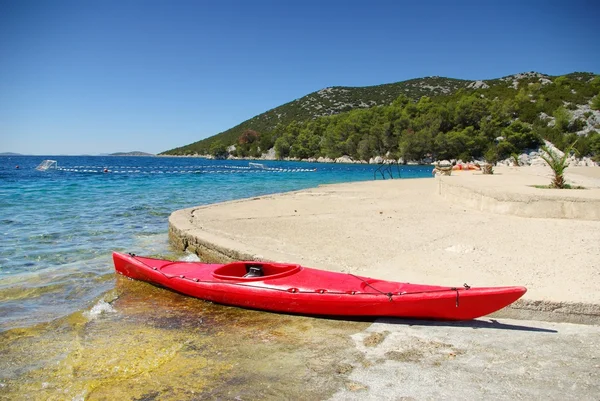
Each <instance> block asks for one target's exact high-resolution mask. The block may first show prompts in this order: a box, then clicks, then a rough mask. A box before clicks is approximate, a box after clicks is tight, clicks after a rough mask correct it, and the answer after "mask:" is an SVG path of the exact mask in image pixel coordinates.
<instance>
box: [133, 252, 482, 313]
mask: <svg viewBox="0 0 600 401" xmlns="http://www.w3.org/2000/svg"><path fill="white" fill-rule="evenodd" d="M128 255H129V256H131V257H132V258H134V259H135V260H137V261H138V262H139V263H141V264H143V265H144V266H146V267H148V268H150V269H152V270H154V271H156V272H157V273H160V274H161V275H163V276H164V277H165V278H167V279H169V280H170V279H174V278H178V279H182V280H190V281H193V282H194V283H203V284H219V285H221V284H224V285H230V286H243V287H248V288H257V289H261V290H262V289H264V290H270V291H279V292H290V293H293V294H314V293H318V294H329V295H376V296H380V295H384V296H386V297H388V299H389V301H390V302H393V297H394V296H402V295H419V294H431V293H436V292H449V291H455V292H456V306H457V307H458V306H459V288H458V287H450V288H445V289H441V290H427V291H412V292H408V291H402V292H398V293H396V294H394V293H392V292H384V291H381V290H379V289H378V288H377V287H374V286H373V285H372V284H371V283H369V282H368V281H366V280H365V279H364V278H362V277H360V276H356V275H354V274H352V273H346V274H347V275H348V276H351V277H354V278H355V279H357V280H359V281H361V282H362V283H364V284H365V286H367V287H370V288H372V289H373V290H375V292H358V291H356V290H348V291H329V290H326V289H324V288H318V289H315V290H300V289H298V288H288V289H283V288H276V287H265V286H257V285H252V284H250V283H241V282H235V283H228V282H223V281H215V280H200V279H198V278H194V277H193V278H190V277H187V276H185V275H184V274H179V275H177V274H172V275H169V274H165V273H164V272H162V271H161V270H160V269H159V268H158V267H156V266H150V265H148V264H146V263H144V261H143V260H140V259H139V258H137V257H136V255H135V254H134V253H128ZM174 263H179V262H174ZM180 263H190V262H180ZM463 287H464V289H465V290H469V289H471V287H470V286H469V285H467V284H466V283H465V284H463Z"/></svg>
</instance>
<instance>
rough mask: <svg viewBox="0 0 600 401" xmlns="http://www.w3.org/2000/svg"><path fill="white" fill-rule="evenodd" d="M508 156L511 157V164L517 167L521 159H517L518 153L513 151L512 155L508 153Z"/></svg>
mask: <svg viewBox="0 0 600 401" xmlns="http://www.w3.org/2000/svg"><path fill="white" fill-rule="evenodd" d="M510 158H511V159H512V163H513V166H515V167H519V166H520V165H521V161H520V160H519V155H518V154H516V153H513V154H512V155H510Z"/></svg>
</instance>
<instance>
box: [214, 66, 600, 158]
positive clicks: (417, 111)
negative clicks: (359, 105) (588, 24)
mask: <svg viewBox="0 0 600 401" xmlns="http://www.w3.org/2000/svg"><path fill="white" fill-rule="evenodd" d="M599 92H600V77H598V76H596V77H595V78H594V79H593V80H591V81H589V80H582V79H577V77H576V76H574V77H569V78H567V77H565V76H562V77H558V78H556V79H555V80H554V82H553V83H551V84H546V85H542V84H541V83H540V82H538V81H536V80H535V79H530V80H527V79H525V80H522V81H521V82H520V84H519V87H518V89H513V88H510V87H507V86H502V85H496V86H492V87H490V88H486V89H481V90H462V89H461V90H459V91H457V92H456V93H454V94H453V95H449V96H438V97H433V98H430V97H421V98H420V100H418V101H417V102H413V101H411V100H410V99H409V98H408V97H406V96H404V95H401V96H400V97H398V98H397V99H396V100H395V101H394V102H393V103H392V104H391V105H389V106H378V107H373V108H369V109H356V110H352V111H349V112H345V113H341V114H337V115H333V116H326V117H319V118H316V119H312V120H309V121H292V122H291V123H289V124H287V125H283V124H279V125H277V126H276V127H274V128H273V129H272V130H270V131H266V132H256V131H253V130H246V131H244V132H243V133H242V135H240V137H239V138H238V140H237V142H236V143H235V150H234V151H232V152H231V154H233V155H234V156H238V157H256V158H258V157H260V156H261V154H262V153H264V152H266V151H267V150H268V149H271V148H274V149H275V152H276V156H277V157H278V158H280V159H283V158H287V157H289V158H297V159H307V158H318V157H321V156H323V157H328V158H332V159H334V158H337V157H340V156H342V155H348V156H350V157H352V158H354V159H357V160H369V159H370V158H372V157H375V156H387V157H389V158H396V159H397V158H403V160H405V161H420V160H424V159H426V158H433V159H435V160H442V159H462V160H463V161H470V160H474V159H477V160H481V159H486V160H494V159H498V158H506V157H509V156H511V155H513V154H515V153H520V152H523V151H525V150H528V149H535V148H537V147H538V146H539V145H540V144H541V143H542V140H543V139H546V140H549V141H550V142H552V143H553V144H555V145H556V146H557V147H558V148H561V149H564V148H565V147H566V146H568V145H569V144H571V143H573V142H575V139H578V140H577V143H576V148H577V151H578V153H579V154H580V155H581V156H586V155H589V156H592V157H595V158H596V160H598V158H599V157H600V134H599V133H598V131H600V126H596V127H595V128H597V130H593V131H591V132H589V133H588V134H587V135H585V136H578V135H577V134H576V132H577V131H580V130H581V129H583V128H584V127H585V126H586V125H587V124H586V122H585V121H584V120H585V119H586V118H588V117H590V115H591V112H588V113H586V115H583V116H582V117H581V118H573V117H572V111H573V110H575V109H577V105H578V104H586V103H588V102H589V101H590V100H591V107H592V109H596V110H600V96H599V95H598V93H599ZM552 119H553V120H554V123H553V124H550V125H549V124H548V123H549V121H552ZM229 145H231V144H224V143H222V142H219V141H215V142H213V143H212V144H211V146H210V149H206V150H205V151H206V153H211V154H213V155H214V156H216V157H223V156H226V155H227V154H228V153H229V152H227V147H228V146H229Z"/></svg>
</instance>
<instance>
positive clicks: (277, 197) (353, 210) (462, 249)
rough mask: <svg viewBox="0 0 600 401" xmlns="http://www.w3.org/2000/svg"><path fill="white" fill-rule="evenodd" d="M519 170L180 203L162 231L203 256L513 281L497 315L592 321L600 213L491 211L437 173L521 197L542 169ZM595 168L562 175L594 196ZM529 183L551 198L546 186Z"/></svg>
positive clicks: (408, 277) (421, 277) (598, 314)
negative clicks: (444, 188)
mask: <svg viewBox="0 0 600 401" xmlns="http://www.w3.org/2000/svg"><path fill="white" fill-rule="evenodd" d="M521 169H527V170H525V171H510V169H509V168H501V169H499V170H498V174H496V175H494V176H479V177H475V174H472V173H467V172H465V173H462V174H455V175H453V176H450V177H446V178H441V179H440V178H437V179H435V180H434V179H411V180H385V181H366V182H355V183H346V184H330V185H323V186H319V187H317V188H312V189H307V190H300V191H294V192H287V193H280V194H274V195H266V196H262V197H255V198H250V199H242V200H236V201H230V202H225V203H219V204H214V205H207V206H199V207H195V208H189V209H183V210H179V211H175V212H173V213H172V214H171V216H170V218H169V238H170V241H171V243H172V244H173V245H174V246H175V247H176V248H177V249H180V250H188V251H190V252H194V253H197V254H198V255H199V256H200V257H201V258H202V259H203V260H207V261H214V262H226V261H230V260H240V259H253V260H276V261H285V262H291V263H299V264H302V265H305V266H309V267H316V268H321V269H325V270H335V271H343V272H348V273H353V274H361V275H365V276H370V277H375V278H385V279H389V280H395V281H404V282H406V281H408V282H415V283H417V282H418V283H426V284H438V285H457V283H458V284H461V283H463V282H465V281H466V282H468V283H469V284H470V285H474V286H488V285H489V286H495V285H525V286H526V287H528V290H529V291H528V293H527V294H526V295H525V296H524V297H523V299H522V300H520V301H519V302H517V303H515V304H513V306H512V307H511V308H506V309H505V310H503V311H501V312H498V313H499V315H502V314H504V315H507V316H510V317H518V316H519V315H521V316H523V317H527V318H531V317H532V314H533V315H535V314H536V313H537V315H536V316H537V317H538V318H540V319H541V320H557V321H569V322H577V323H581V322H588V323H589V322H592V321H594V322H600V291H598V288H600V275H599V274H598V262H597V261H598V260H599V257H598V256H600V255H599V249H598V246H597V244H598V243H600V221H597V220H581V219H568V218H547V217H535V218H532V217H521V216H515V215H512V214H510V213H508V214H499V213H492V212H490V211H482V210H477V209H476V208H474V207H472V206H469V205H467V204H460V203H457V202H456V199H454V200H452V199H450V200H449V199H447V198H445V197H444V196H441V195H440V193H439V191H440V189H439V185H440V183H441V182H445V181H451V182H452V183H456V184H459V183H467V184H468V183H469V180H472V179H488V178H489V179H490V180H492V179H493V180H495V183H494V188H495V187H497V185H496V184H498V183H503V185H501V186H500V188H501V190H502V191H504V193H505V194H507V193H509V189H510V188H513V192H515V193H516V194H517V195H520V196H521V195H522V192H523V191H525V192H527V191H529V190H530V187H529V186H526V185H523V184H522V182H533V183H534V184H535V183H536V182H538V181H540V180H545V179H546V178H545V174H546V172H544V171H543V170H540V169H529V168H521ZM596 176H597V175H596V173H595V172H594V173H593V174H592V175H591V176H589V177H586V176H585V175H581V173H579V174H571V175H568V176H567V178H568V179H571V180H576V181H577V182H586V183H587V185H588V187H590V188H591V190H590V191H588V192H587V193H585V195H578V196H583V197H588V198H589V197H590V194H592V195H591V201H592V202H597V201H600V176H599V177H598V178H596ZM516 177H518V178H519V179H520V180H521V181H515V179H516ZM465 185H466V184H465ZM466 187H468V185H466ZM538 191H542V195H541V196H543V197H547V196H549V197H551V192H552V191H558V190H538ZM543 191H550V192H545V193H544V192H543ZM572 191H573V190H569V192H572ZM580 193H583V192H580ZM576 196H577V195H576ZM584 201H585V202H589V200H587V199H584ZM525 204H527V202H525ZM365 263H366V264H365Z"/></svg>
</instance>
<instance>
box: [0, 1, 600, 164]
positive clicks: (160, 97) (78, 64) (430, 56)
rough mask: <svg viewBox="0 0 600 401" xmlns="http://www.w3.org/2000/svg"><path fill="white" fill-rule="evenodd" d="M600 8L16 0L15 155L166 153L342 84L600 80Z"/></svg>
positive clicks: (12, 19) (4, 48)
mask: <svg viewBox="0 0 600 401" xmlns="http://www.w3.org/2000/svg"><path fill="white" fill-rule="evenodd" d="M599 11H600V6H598V5H597V2H594V1H577V0H574V1H561V2H558V1H552V0H549V1H526V0H523V1H520V2H519V1H493V0H489V1H486V0H479V1H426V0H423V1H400V0H397V1H377V0H371V1H354V0H347V1H334V0H331V1H327V0H321V1H313V0H302V1H300V0H298V1H286V0H280V1H252V0H248V1H201V0H196V1H183V0H173V1H167V0H161V1H157V0H135V1H132V0H120V1H117V0H98V1H92V0H89V1H88V0H83V1H81V0H76V1H64V0H53V1H47V0H39V1H34V0H13V1H5V0H0V152H9V151H10V152H19V153H24V154H39V155H43V154H98V153H111V152H117V151H131V150H141V151H146V152H150V153H158V152H161V151H164V150H167V149H171V148H174V147H177V146H182V145H186V144H189V143H191V142H194V141H197V140H200V139H203V138H206V137H209V136H212V135H215V134H217V133H219V132H221V131H224V130H226V129H228V128H231V127H232V126H234V125H237V124H239V123H240V122H242V121H244V120H246V119H248V118H251V117H253V116H255V115H257V114H260V113H262V112H264V111H267V110H269V109H271V108H273V107H276V106H279V105H281V104H283V103H286V102H289V101H291V100H294V99H297V98H299V97H302V96H304V95H306V94H308V93H310V92H313V91H316V90H319V89H322V88H325V87H328V86H337V85H342V86H366V85H378V84H383V83H390V82H397V81H403V80H406V79H411V78H418V77H423V76H430V75H440V76H446V77H452V78H463V79H488V78H499V77H502V76H506V75H510V74H514V73H518V72H524V71H539V72H543V73H546V74H551V75H560V74H565V73H569V72H574V71H588V72H595V73H600V40H598V37H600V35H599V33H600V31H599V30H598V23H597V18H598V15H599Z"/></svg>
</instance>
